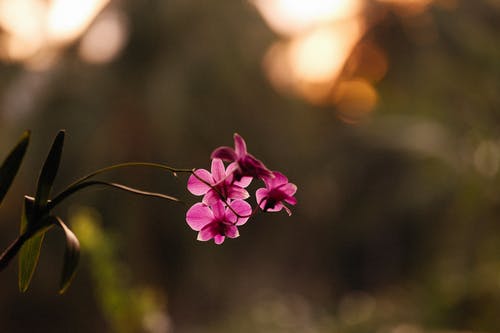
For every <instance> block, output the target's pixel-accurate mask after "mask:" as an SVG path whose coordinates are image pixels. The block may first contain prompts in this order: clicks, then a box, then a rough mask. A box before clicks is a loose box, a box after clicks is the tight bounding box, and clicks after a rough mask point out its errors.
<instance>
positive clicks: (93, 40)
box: [78, 12, 127, 64]
mask: <svg viewBox="0 0 500 333" xmlns="http://www.w3.org/2000/svg"><path fill="white" fill-rule="evenodd" d="M126 37H127V25H126V21H125V18H124V16H123V15H121V14H120V13H118V12H110V13H106V14H103V15H102V16H101V17H99V18H98V19H97V20H96V22H95V23H94V24H93V25H92V26H91V27H90V29H89V31H88V32H87V33H86V34H85V36H84V37H83V39H82V41H81V43H80V46H79V49H78V54H79V56H80V57H81V58H82V59H83V60H84V61H86V62H88V63H93V64H102V63H107V62H109V61H111V60H113V59H114V58H115V57H116V56H117V55H118V54H119V53H120V51H121V50H122V49H123V46H124V45H125V41H126Z"/></svg>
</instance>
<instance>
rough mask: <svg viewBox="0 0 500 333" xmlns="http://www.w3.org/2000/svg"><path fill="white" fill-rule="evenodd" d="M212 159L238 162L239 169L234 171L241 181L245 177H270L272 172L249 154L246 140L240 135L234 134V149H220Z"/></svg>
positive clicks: (216, 150)
mask: <svg viewBox="0 0 500 333" xmlns="http://www.w3.org/2000/svg"><path fill="white" fill-rule="evenodd" d="M211 158H220V159H222V160H224V161H227V162H233V161H234V162H236V163H237V164H238V168H237V169H236V170H235V171H234V178H235V179H236V180H239V179H241V178H242V177H244V176H249V177H256V178H263V177H270V176H271V174H272V173H271V171H269V169H268V168H266V166H265V165H264V163H262V162H261V161H259V160H258V159H256V158H255V157H253V156H252V155H251V154H249V153H248V152H247V145H246V143H245V140H243V138H242V137H241V136H240V135H239V134H238V133H235V134H234V149H233V148H231V147H219V148H217V149H215V150H214V151H213V152H212V155H211Z"/></svg>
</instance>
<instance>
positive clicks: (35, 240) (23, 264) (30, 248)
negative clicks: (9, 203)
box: [18, 198, 45, 292]
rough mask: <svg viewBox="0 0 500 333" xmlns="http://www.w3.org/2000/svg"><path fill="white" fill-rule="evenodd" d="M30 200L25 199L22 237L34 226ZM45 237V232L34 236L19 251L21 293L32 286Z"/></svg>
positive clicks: (22, 215) (22, 216)
mask: <svg viewBox="0 0 500 333" xmlns="http://www.w3.org/2000/svg"><path fill="white" fill-rule="evenodd" d="M30 199H31V198H25V199H24V204H23V210H22V214H21V235H22V234H24V233H26V232H28V226H29V225H32V224H33V223H32V222H31V221H30V220H31V219H32V218H33V201H32V200H30ZM44 235H45V233H44V232H41V233H37V234H33V235H32V236H31V238H29V239H28V240H27V241H26V242H25V243H24V245H23V246H22V247H21V250H20V251H19V273H18V282H19V290H20V291H21V292H25V291H26V290H27V289H28V287H29V285H30V282H31V278H32V277H33V273H34V272H35V269H36V266H37V264H38V258H39V257H40V249H41V247H42V242H43V238H44Z"/></svg>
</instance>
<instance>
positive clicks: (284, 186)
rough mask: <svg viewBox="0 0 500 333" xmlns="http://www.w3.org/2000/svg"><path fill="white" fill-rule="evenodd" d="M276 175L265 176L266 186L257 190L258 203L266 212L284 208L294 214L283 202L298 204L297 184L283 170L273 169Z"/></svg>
mask: <svg viewBox="0 0 500 333" xmlns="http://www.w3.org/2000/svg"><path fill="white" fill-rule="evenodd" d="M273 175H274V177H267V178H264V183H265V184H266V188H259V189H258V190H257V192H255V197H256V199H257V204H258V205H259V206H260V208H261V209H262V210H263V211H265V212H279V211H280V210H282V209H285V211H286V212H287V213H288V215H292V212H291V211H290V209H289V208H288V207H287V206H285V205H284V204H283V203H284V202H286V203H288V204H290V205H295V204H297V199H296V198H295V197H294V194H295V192H297V186H296V185H295V184H292V183H289V182H288V178H286V177H285V176H284V175H283V174H282V173H281V172H278V171H273Z"/></svg>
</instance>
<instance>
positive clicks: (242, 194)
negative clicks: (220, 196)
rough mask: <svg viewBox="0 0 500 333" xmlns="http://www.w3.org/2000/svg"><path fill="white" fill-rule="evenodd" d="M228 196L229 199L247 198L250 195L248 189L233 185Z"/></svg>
mask: <svg viewBox="0 0 500 333" xmlns="http://www.w3.org/2000/svg"><path fill="white" fill-rule="evenodd" d="M227 191H228V193H227V197H228V198H229V199H246V198H248V197H249V196H250V194H248V192H247V190H245V189H243V188H241V187H239V186H231V187H229V188H228V189H227Z"/></svg>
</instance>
